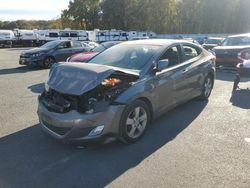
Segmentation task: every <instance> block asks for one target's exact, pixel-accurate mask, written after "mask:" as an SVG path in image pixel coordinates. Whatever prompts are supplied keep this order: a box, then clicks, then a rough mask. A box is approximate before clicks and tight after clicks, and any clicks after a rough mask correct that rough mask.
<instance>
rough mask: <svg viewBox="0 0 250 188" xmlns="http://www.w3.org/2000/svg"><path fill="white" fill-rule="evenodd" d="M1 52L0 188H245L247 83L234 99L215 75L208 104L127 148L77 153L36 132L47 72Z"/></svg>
mask: <svg viewBox="0 0 250 188" xmlns="http://www.w3.org/2000/svg"><path fill="white" fill-rule="evenodd" d="M21 50H23V49H0V187H5V188H8V187H18V188H19V187H21V188H22V187H24V188H27V187H53V188H54V187H103V186H108V187H192V188H193V187H237V188H238V187H250V143H249V142H247V141H248V139H247V138H250V110H249V109H250V90H246V88H247V87H250V82H246V83H242V84H241V87H242V88H244V89H245V90H240V91H237V92H235V93H233V94H232V80H233V74H232V73H230V72H218V73H217V80H216V83H215V88H214V90H213V93H212V96H211V98H210V100H209V102H200V101H196V100H194V101H191V102H189V103H187V104H184V105H182V106H180V107H178V108H177V109H175V110H173V111H170V112H169V113H167V114H165V115H164V116H162V117H161V118H159V119H158V120H157V121H156V122H154V123H153V124H152V126H151V127H150V128H149V129H148V132H147V133H146V134H145V136H144V138H143V139H142V140H141V141H139V142H138V143H135V144H133V145H123V144H120V143H119V142H114V143H112V144H108V145H105V146H95V147H87V148H76V147H73V146H67V145H63V144H61V143H58V142H57V141H55V140H53V139H51V138H49V137H47V136H46V135H45V134H43V132H41V130H40V127H39V124H38V119H37V115H36V109H37V96H38V95H39V93H40V92H42V90H43V83H44V81H45V80H46V79H47V77H48V70H43V69H37V68H28V67H25V66H19V64H18V57H19V54H20V52H21Z"/></svg>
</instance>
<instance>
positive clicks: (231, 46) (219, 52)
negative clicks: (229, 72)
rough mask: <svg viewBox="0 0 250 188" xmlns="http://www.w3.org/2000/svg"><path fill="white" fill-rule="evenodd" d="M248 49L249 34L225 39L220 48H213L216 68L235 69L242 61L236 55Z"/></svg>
mask: <svg viewBox="0 0 250 188" xmlns="http://www.w3.org/2000/svg"><path fill="white" fill-rule="evenodd" d="M248 49H250V34H242V35H234V36H230V37H228V38H226V39H225V40H224V41H223V42H222V45H221V46H217V47H215V48H213V51H214V52H215V54H216V66H217V67H219V66H223V67H236V65H237V64H238V63H242V60H241V59H240V58H239V57H238V54H239V53H240V52H241V51H243V50H248Z"/></svg>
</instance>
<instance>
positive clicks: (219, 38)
mask: <svg viewBox="0 0 250 188" xmlns="http://www.w3.org/2000/svg"><path fill="white" fill-rule="evenodd" d="M208 39H218V40H221V39H224V38H223V37H208Z"/></svg>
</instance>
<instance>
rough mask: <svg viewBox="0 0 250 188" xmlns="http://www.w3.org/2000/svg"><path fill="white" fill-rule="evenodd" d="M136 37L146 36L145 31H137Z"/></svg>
mask: <svg viewBox="0 0 250 188" xmlns="http://www.w3.org/2000/svg"><path fill="white" fill-rule="evenodd" d="M137 37H138V38H144V37H148V33H147V32H146V31H140V32H137Z"/></svg>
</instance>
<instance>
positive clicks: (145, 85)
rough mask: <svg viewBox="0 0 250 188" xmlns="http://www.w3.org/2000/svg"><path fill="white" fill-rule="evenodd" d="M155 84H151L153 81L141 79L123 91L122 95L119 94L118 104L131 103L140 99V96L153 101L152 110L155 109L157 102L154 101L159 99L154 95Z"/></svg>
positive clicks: (116, 101)
mask: <svg viewBox="0 0 250 188" xmlns="http://www.w3.org/2000/svg"><path fill="white" fill-rule="evenodd" d="M153 89H154V86H153V84H151V82H150V81H149V80H148V81H145V80H141V81H138V82H136V83H134V84H132V86H131V87H129V88H128V89H127V90H126V91H125V92H123V93H122V94H121V95H119V96H118V97H117V98H116V100H115V101H114V102H115V103H118V104H124V105H127V104H131V103H132V102H133V101H135V100H137V99H140V98H146V99H147V100H148V101H150V103H151V107H152V111H154V109H155V105H154V104H156V103H155V102H154V101H155V100H157V98H156V97H155V96H154V92H151V91H153Z"/></svg>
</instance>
